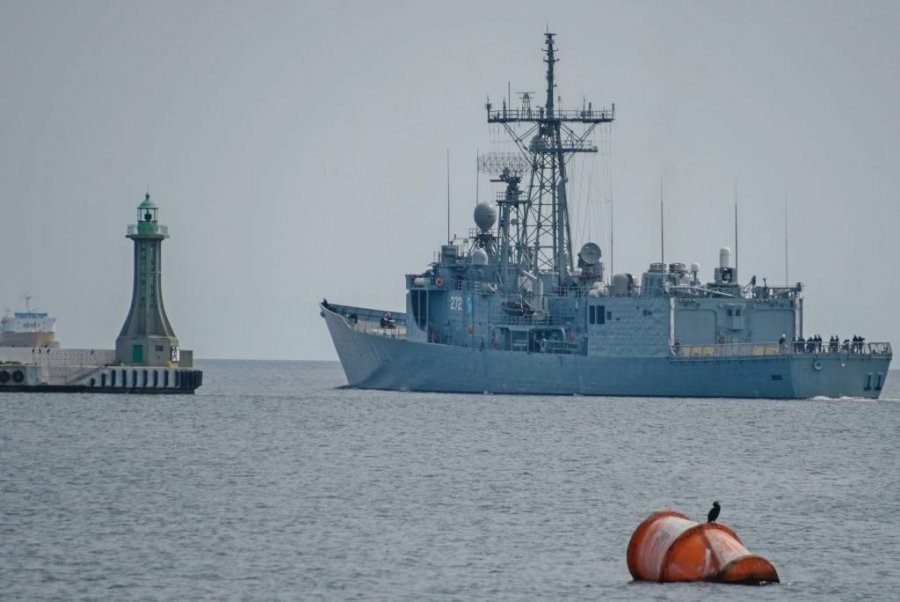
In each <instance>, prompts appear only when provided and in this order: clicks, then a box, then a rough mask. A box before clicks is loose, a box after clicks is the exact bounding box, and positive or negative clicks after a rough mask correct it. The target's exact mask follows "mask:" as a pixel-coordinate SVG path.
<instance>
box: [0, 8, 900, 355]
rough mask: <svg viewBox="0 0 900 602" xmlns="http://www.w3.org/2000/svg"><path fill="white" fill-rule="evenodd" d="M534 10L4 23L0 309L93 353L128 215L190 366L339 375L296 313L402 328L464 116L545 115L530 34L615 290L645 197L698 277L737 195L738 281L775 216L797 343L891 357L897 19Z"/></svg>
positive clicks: (118, 274) (756, 270)
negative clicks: (312, 367)
mask: <svg viewBox="0 0 900 602" xmlns="http://www.w3.org/2000/svg"><path fill="white" fill-rule="evenodd" d="M555 4H557V5H559V6H563V8H558V9H555V10H553V11H552V12H548V11H550V10H551V9H548V8H547V3H546V2H528V1H517V2H483V1H482V2H378V1H371V2H224V1H215V2H202V1H192V2H181V1H179V2H121V1H110V2H94V1H87V0H84V1H79V2H69V1H65V2H47V1H23V2H17V1H16V2H11V1H9V0H3V1H2V2H0V81H2V86H0V182H2V193H0V207H2V212H0V224H2V234H0V235H2V238H0V241H2V242H0V256H2V257H3V266H4V267H3V269H4V275H3V277H2V279H0V309H2V308H3V307H10V308H19V307H21V306H22V305H23V304H24V302H23V301H22V299H21V296H22V294H23V293H24V292H25V291H26V290H27V291H31V293H32V294H34V295H35V296H36V297H37V298H38V301H37V303H38V305H39V308H40V309H44V310H47V311H50V312H51V313H53V314H54V315H56V316H57V317H58V318H59V322H58V327H57V332H58V338H59V339H60V340H61V342H62V344H63V345H64V346H67V347H107V348H109V347H112V346H113V344H114V341H115V337H116V335H117V334H118V331H119V328H121V325H122V322H123V321H124V318H125V314H126V312H127V309H128V304H129V300H130V295H131V242H130V241H128V240H126V239H125V238H124V234H125V228H126V226H127V224H129V223H132V222H133V221H134V219H135V207H136V206H137V204H138V203H140V201H141V200H142V197H143V194H144V192H145V190H146V189H147V187H149V188H150V191H151V193H152V195H153V197H154V200H156V202H157V203H158V204H159V205H160V221H161V222H162V223H165V224H167V225H168V226H169V228H170V233H171V235H172V238H171V239H169V240H168V241H166V242H165V243H164V251H163V257H164V262H163V266H164V271H163V292H164V296H165V301H166V307H167V310H168V314H169V317H170V319H171V321H172V324H173V326H174V328H175V331H176V333H177V334H178V336H179V338H180V340H181V342H182V345H183V346H184V347H186V348H192V349H194V350H195V353H196V355H197V356H198V357H201V358H225V357H229V358H283V359H319V358H321V359H332V358H334V357H335V354H334V350H333V347H332V346H331V342H330V340H329V338H328V335H327V332H326V329H325V326H324V324H323V323H322V322H321V319H320V318H319V317H318V312H317V308H316V302H317V301H318V300H320V299H321V298H322V297H327V298H328V299H329V300H331V301H333V302H343V303H350V304H359V305H369V306H373V307H379V308H390V309H402V308H403V304H404V288H403V284H404V281H403V274H404V273H408V272H417V271H422V270H423V269H424V268H425V267H426V265H427V264H428V263H429V262H430V261H432V258H433V253H434V251H435V250H436V249H437V248H438V246H439V245H440V243H441V242H442V241H443V239H444V238H445V232H446V204H445V203H446V177H445V160H446V159H445V152H446V149H447V148H449V149H450V152H451V165H452V169H451V182H452V184H451V190H452V206H453V209H452V217H451V228H452V230H453V231H454V232H457V233H460V234H465V233H466V232H467V231H468V229H469V228H470V225H471V209H472V205H473V203H474V200H475V199H474V196H475V179H476V176H475V172H474V157H475V153H476V150H479V149H480V150H482V151H485V150H491V144H490V142H491V140H492V139H495V138H496V137H497V136H496V134H494V135H493V136H492V135H490V133H489V130H488V128H487V126H486V125H485V123H484V122H485V115H484V101H485V98H486V97H487V96H488V95H490V96H491V98H492V100H494V101H499V100H500V98H501V97H502V96H503V95H504V94H505V91H506V88H507V81H510V82H511V86H512V89H513V90H514V91H515V90H541V89H542V86H543V69H544V65H543V63H542V62H541V59H542V54H541V49H542V43H543V36H542V34H543V32H544V30H545V28H546V27H547V26H548V25H549V28H550V30H551V31H554V32H556V33H557V36H558V37H557V40H558V48H559V57H560V63H559V64H558V71H557V73H558V80H557V81H558V83H559V87H558V89H557V93H558V94H559V95H560V96H562V98H563V103H564V106H569V107H576V106H580V104H581V99H582V98H584V97H586V98H588V99H590V100H592V101H593V103H594V106H595V107H597V106H599V105H608V104H609V103H611V102H615V103H616V111H617V114H616V116H617V120H616V122H615V124H614V125H613V128H612V135H611V140H612V153H611V163H612V169H611V181H612V190H613V191H614V196H613V199H614V207H615V268H616V271H628V272H632V273H635V274H638V273H640V272H641V271H643V270H644V269H645V268H646V266H647V264H648V263H649V262H651V261H654V260H656V259H657V257H658V255H659V221H658V220H659V218H658V203H659V187H660V178H662V181H663V185H664V188H665V198H666V207H665V212H666V259H667V260H668V261H683V262H685V263H691V262H694V261H696V262H699V263H700V264H701V266H702V269H703V275H704V277H705V278H710V277H711V270H712V267H713V265H714V264H715V263H716V262H717V260H718V248H719V247H720V246H723V245H729V246H731V245H732V244H733V242H732V239H733V222H732V202H733V196H734V184H735V181H737V182H738V187H739V202H740V214H741V222H740V266H741V276H742V280H745V281H746V279H748V278H749V277H750V275H751V274H756V275H758V277H760V278H762V277H763V276H767V277H768V278H769V283H770V284H773V283H781V282H782V281H783V280H784V253H783V250H784V243H783V237H784V230H783V228H784V218H783V212H784V209H783V199H784V195H785V192H786V193H787V198H788V203H789V209H788V212H789V217H788V222H789V225H790V233H791V243H790V279H791V280H792V281H797V280H801V281H803V282H804V283H805V284H806V285H807V291H806V310H807V312H806V324H805V326H806V332H807V334H812V333H815V332H818V333H821V334H822V335H823V336H826V337H827V336H829V335H831V334H832V333H836V334H840V335H841V336H850V335H852V334H854V333H858V334H862V335H864V336H866V337H867V338H868V339H869V340H889V341H892V342H894V343H900V320H897V319H896V309H895V307H894V306H895V305H896V303H895V300H896V299H897V298H898V297H900V284H898V279H897V270H896V262H897V260H898V258H900V252H898V246H900V243H898V242H897V240H898V239H897V231H898V217H900V204H898V192H897V190H898V187H897V183H898V182H897V180H898V166H900V103H898V98H900V68H898V64H900V37H898V36H897V32H898V31H900V3H897V2H884V3H881V2H861V3H856V2H847V3H833V2H821V1H816V2H746V3H736V2H598V1H585V2H566V3H555ZM480 192H481V197H482V198H483V199H484V198H488V197H489V196H490V194H492V192H489V188H488V185H487V178H483V179H482V180H481V187H480ZM575 230H576V231H578V228H577V226H576V228H575ZM595 238H598V237H597V236H595ZM581 242H583V241H581V240H579V241H576V243H577V244H580V243H581ZM600 242H602V243H603V244H605V243H606V240H600ZM604 252H605V254H607V255H608V249H604Z"/></svg>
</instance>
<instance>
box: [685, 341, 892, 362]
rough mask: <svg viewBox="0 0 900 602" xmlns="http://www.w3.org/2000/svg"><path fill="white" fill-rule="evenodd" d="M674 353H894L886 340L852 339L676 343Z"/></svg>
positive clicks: (688, 356) (701, 356) (687, 355)
mask: <svg viewBox="0 0 900 602" xmlns="http://www.w3.org/2000/svg"><path fill="white" fill-rule="evenodd" d="M669 351H670V353H671V354H672V355H673V356H675V357H679V358H685V359H706V358H717V357H766V356H773V355H845V356H846V355H863V356H891V355H892V351H891V344H890V343H886V342H877V343H863V342H856V343H854V342H849V343H848V344H844V343H841V344H839V345H837V346H835V345H830V344H828V343H827V342H821V343H813V344H810V343H805V342H804V343H799V342H797V343H791V342H786V343H724V344H718V345H681V344H678V343H673V344H672V345H670V346H669Z"/></svg>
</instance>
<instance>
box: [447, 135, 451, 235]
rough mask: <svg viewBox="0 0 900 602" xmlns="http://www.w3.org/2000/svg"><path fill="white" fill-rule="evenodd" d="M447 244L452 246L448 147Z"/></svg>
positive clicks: (448, 154) (448, 157)
mask: <svg viewBox="0 0 900 602" xmlns="http://www.w3.org/2000/svg"><path fill="white" fill-rule="evenodd" d="M447 244H448V245H449V244H450V147H447Z"/></svg>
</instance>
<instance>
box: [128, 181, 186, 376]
mask: <svg viewBox="0 0 900 602" xmlns="http://www.w3.org/2000/svg"><path fill="white" fill-rule="evenodd" d="M158 214H159V208H158V207H157V206H156V204H155V203H154V202H153V201H152V200H150V194H149V193H147V195H146V196H145V197H144V201H143V202H142V203H141V204H140V205H138V207H137V223H136V224H134V225H130V226H128V233H127V235H126V237H127V238H130V239H131V240H133V241H134V287H133V289H132V293H131V308H130V309H129V310H128V317H127V318H125V324H123V325H122V331H121V332H120V333H119V336H118V338H117V339H116V360H117V361H118V362H120V363H122V364H126V365H132V366H177V365H179V362H180V359H181V357H180V355H181V352H180V348H179V346H178V338H177V337H176V336H175V331H174V330H173V329H172V324H170V323H169V318H168V316H166V309H165V307H163V298H162V241H163V240H165V239H166V238H168V237H169V232H168V228H167V227H166V226H163V225H161V224H160V223H159V215H158Z"/></svg>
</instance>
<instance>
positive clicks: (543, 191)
mask: <svg viewBox="0 0 900 602" xmlns="http://www.w3.org/2000/svg"><path fill="white" fill-rule="evenodd" d="M554 35H555V34H552V33H549V32H547V33H545V34H544V38H545V39H544V45H545V48H544V55H545V56H544V62H545V63H546V64H547V75H546V80H547V98H546V101H545V103H544V106H543V107H536V108H535V107H532V106H531V104H530V101H531V98H530V94H527V93H523V94H522V95H521V96H522V102H521V106H520V108H512V107H510V106H508V105H507V104H506V103H504V104H503V106H502V108H501V109H494V108H493V107H492V105H491V103H490V102H488V103H487V105H486V108H487V114H488V123H489V124H490V123H499V124H501V125H503V127H504V128H505V129H506V132H507V133H508V134H509V136H510V137H511V138H512V140H513V142H514V143H515V144H516V146H517V147H518V149H519V151H520V153H521V154H522V155H523V157H524V158H525V159H526V161H527V163H528V165H529V172H530V175H529V180H528V192H527V198H526V199H525V201H524V202H523V203H520V204H518V205H516V206H514V207H511V211H512V213H513V215H511V216H510V220H511V223H514V224H515V230H516V231H515V232H514V233H511V236H514V237H515V241H514V242H513V241H510V247H511V248H512V249H514V252H515V253H516V257H515V261H516V263H517V264H518V265H519V266H520V267H521V268H522V269H525V270H529V271H531V272H533V273H534V274H535V275H537V274H539V273H544V274H554V275H555V277H556V279H557V284H560V285H565V284H567V283H568V282H569V280H570V274H571V273H572V271H573V269H574V265H573V253H572V237H571V227H570V224H569V211H568V203H567V198H566V181H567V178H566V161H567V160H568V159H569V158H570V157H572V156H573V155H574V154H575V153H596V152H597V147H596V146H595V145H594V144H593V143H591V142H590V140H589V139H588V136H590V134H591V132H593V130H594V128H595V127H596V126H597V125H598V124H600V123H609V122H612V121H613V119H614V116H615V105H612V108H611V109H594V108H593V107H592V106H591V105H590V103H589V104H588V106H587V108H585V107H582V108H581V109H578V110H563V109H561V108H559V106H558V104H557V103H555V102H554V97H553V92H554V89H555V87H556V78H555V67H554V66H555V64H556V62H557V60H558V59H557V56H556V47H555V46H554V39H553V37H554ZM576 126H577V127H579V131H576Z"/></svg>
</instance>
